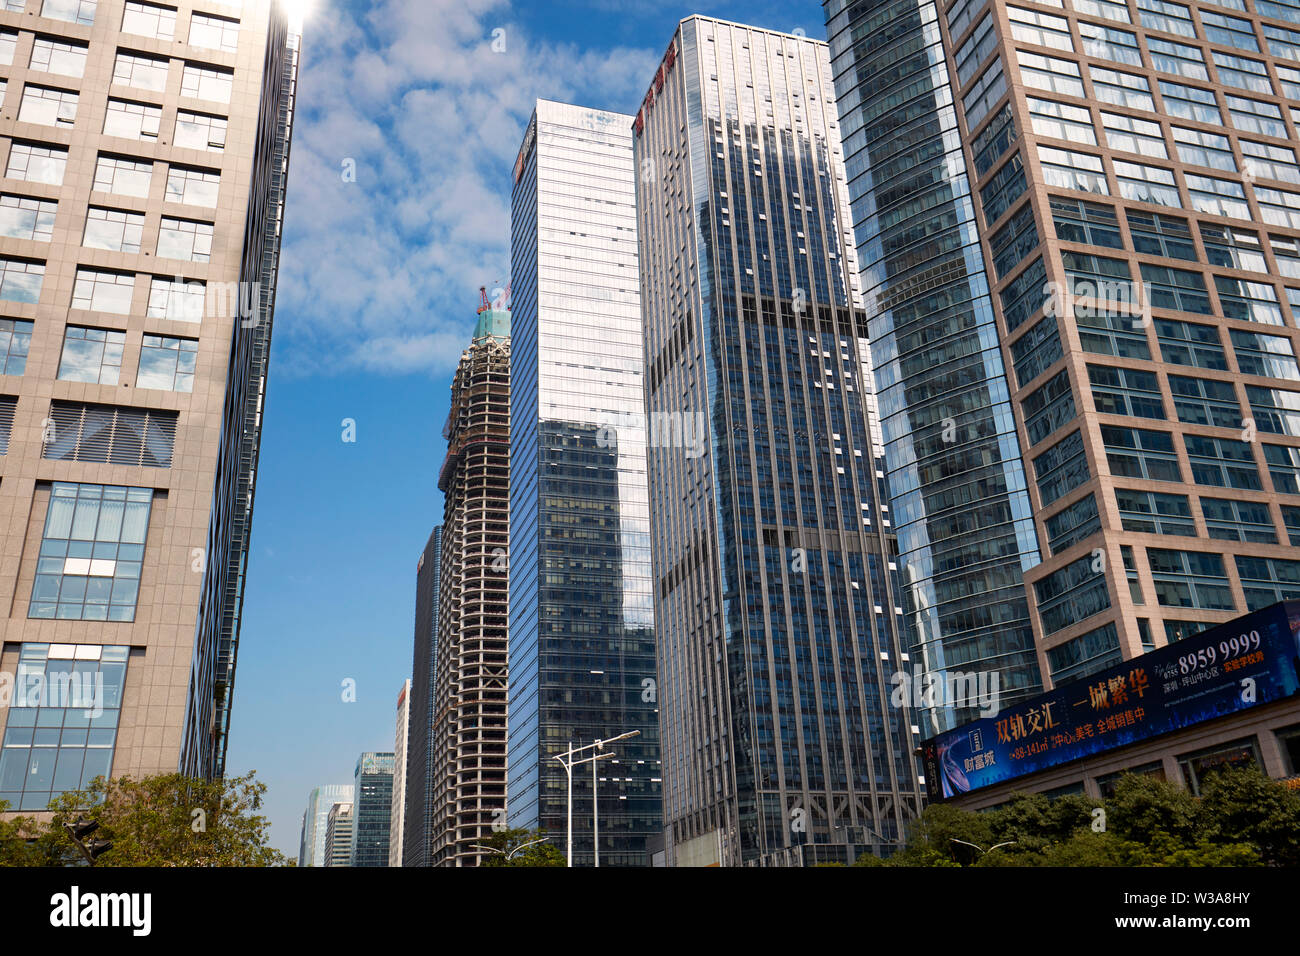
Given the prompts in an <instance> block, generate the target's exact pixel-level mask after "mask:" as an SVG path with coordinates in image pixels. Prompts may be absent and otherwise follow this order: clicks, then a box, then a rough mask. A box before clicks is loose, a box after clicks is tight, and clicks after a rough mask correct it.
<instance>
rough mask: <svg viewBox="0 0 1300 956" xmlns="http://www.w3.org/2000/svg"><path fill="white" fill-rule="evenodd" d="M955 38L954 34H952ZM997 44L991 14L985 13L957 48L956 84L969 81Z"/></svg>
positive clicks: (961, 85) (960, 84)
mask: <svg viewBox="0 0 1300 956" xmlns="http://www.w3.org/2000/svg"><path fill="white" fill-rule="evenodd" d="M953 39H956V34H954V35H953ZM997 45H998V36H997V34H996V33H994V32H993V14H991V13H986V14H985V15H984V19H983V20H981V21H980V25H979V26H978V27H976V28H975V32H974V33H972V34H971V35H970V37H969V38H967V40H966V42H965V43H963V44H962V45H961V46H960V47H958V49H957V85H958V86H959V87H963V86H965V85H966V84H967V83H969V82H970V80H971V77H973V76H974V75H975V71H976V70H978V69H979V68H980V67H981V66H982V65H983V64H984V61H985V60H987V59H988V58H989V54H991V53H992V52H993V50H994V49H995V48H996V47H997Z"/></svg>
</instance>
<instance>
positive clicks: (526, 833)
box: [481, 829, 567, 866]
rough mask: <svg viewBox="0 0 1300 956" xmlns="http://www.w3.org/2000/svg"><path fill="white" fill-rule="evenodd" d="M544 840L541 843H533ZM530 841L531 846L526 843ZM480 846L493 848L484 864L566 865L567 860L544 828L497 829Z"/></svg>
mask: <svg viewBox="0 0 1300 956" xmlns="http://www.w3.org/2000/svg"><path fill="white" fill-rule="evenodd" d="M534 840H544V841H545V842H543V843H533V841H534ZM529 843H532V844H533V845H532V846H527V847H526V848H525V849H520V847H525V846H526V844H529ZM481 845H482V846H485V847H488V848H489V849H491V850H495V851H497V852H495V853H489V854H487V855H486V857H485V859H484V860H483V865H484V866H566V865H567V860H566V858H565V856H564V854H563V853H561V852H560V851H559V850H558V849H557V848H556V846H555V844H554V843H552V842H551V841H550V840H547V839H546V831H545V830H524V829H514V830H499V831H497V832H496V833H493V834H492V836H491V837H490V838H489V839H488V840H486V841H485V842H484V843H483V844H481Z"/></svg>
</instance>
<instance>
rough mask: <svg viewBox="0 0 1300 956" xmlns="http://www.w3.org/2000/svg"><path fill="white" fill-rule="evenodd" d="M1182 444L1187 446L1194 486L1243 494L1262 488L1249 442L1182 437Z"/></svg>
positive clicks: (1194, 436) (1192, 436) (1197, 436)
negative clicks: (1240, 490) (1239, 491)
mask: <svg viewBox="0 0 1300 956" xmlns="http://www.w3.org/2000/svg"><path fill="white" fill-rule="evenodd" d="M1183 444H1184V445H1186V446H1187V457H1188V458H1189V459H1190V464H1191V466H1192V480H1193V481H1195V482H1196V483H1197V484H1198V485H1208V486H1210V487H1213V488H1240V489H1242V490H1244V491H1260V490H1262V489H1263V487H1264V486H1263V485H1262V484H1261V483H1260V480H1259V469H1258V468H1256V467H1255V456H1254V454H1252V453H1251V450H1250V443H1249V442H1244V441H1235V440H1233V439H1230V438H1206V437H1205V436H1204V435H1184V436H1183Z"/></svg>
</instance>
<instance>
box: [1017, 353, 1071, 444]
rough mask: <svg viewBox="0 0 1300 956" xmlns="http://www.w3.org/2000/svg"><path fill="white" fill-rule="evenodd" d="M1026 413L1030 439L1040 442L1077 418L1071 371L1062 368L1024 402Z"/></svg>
mask: <svg viewBox="0 0 1300 956" xmlns="http://www.w3.org/2000/svg"><path fill="white" fill-rule="evenodd" d="M1021 405H1022V407H1023V409H1024V414H1025V431H1026V433H1027V434H1028V435H1029V443H1030V444H1031V445H1037V444H1038V443H1039V442H1041V441H1043V440H1044V439H1046V438H1047V437H1048V436H1049V435H1051V434H1052V433H1053V432H1055V431H1057V430H1058V429H1060V428H1062V427H1063V426H1064V425H1066V424H1068V423H1069V422H1071V421H1073V420H1074V418H1075V408H1074V393H1073V392H1072V391H1071V390H1070V373H1069V371H1068V370H1066V369H1062V370H1061V371H1060V372H1058V373H1057V374H1056V375H1054V376H1053V377H1052V378H1051V379H1049V380H1048V381H1047V382H1044V383H1043V385H1041V386H1040V387H1039V388H1037V389H1035V390H1034V391H1033V392H1030V393H1029V394H1028V395H1026V396H1025V399H1024V401H1023V402H1022V403H1021Z"/></svg>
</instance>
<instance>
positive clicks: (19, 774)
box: [0, 644, 130, 811]
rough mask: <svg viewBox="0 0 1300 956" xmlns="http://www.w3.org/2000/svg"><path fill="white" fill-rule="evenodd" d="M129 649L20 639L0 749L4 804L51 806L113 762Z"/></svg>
mask: <svg viewBox="0 0 1300 956" xmlns="http://www.w3.org/2000/svg"><path fill="white" fill-rule="evenodd" d="M129 656H130V648H128V647H113V646H103V645H96V644H22V645H20V648H19V651H18V667H17V672H16V674H15V675H14V676H15V684H14V690H13V695H14V696H13V701H12V704H11V706H10V709H9V711H8V715H7V717H6V720H5V734H4V741H3V745H2V746H0V801H3V802H4V803H7V804H8V805H9V809H11V810H23V811H34V810H44V809H46V808H47V807H48V806H49V804H50V802H51V801H52V800H54V799H55V798H56V797H58V796H59V795H60V794H62V793H66V792H68V791H70V790H83V789H85V788H86V787H88V786H89V785H90V783H91V782H92V781H93V780H94V779H95V778H96V777H106V776H108V775H109V774H110V772H111V768H112V766H113V752H114V749H115V744H116V742H117V725H118V718H119V716H120V715H121V712H122V694H123V691H124V689H125V686H126V670H127V661H128V658H129Z"/></svg>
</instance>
